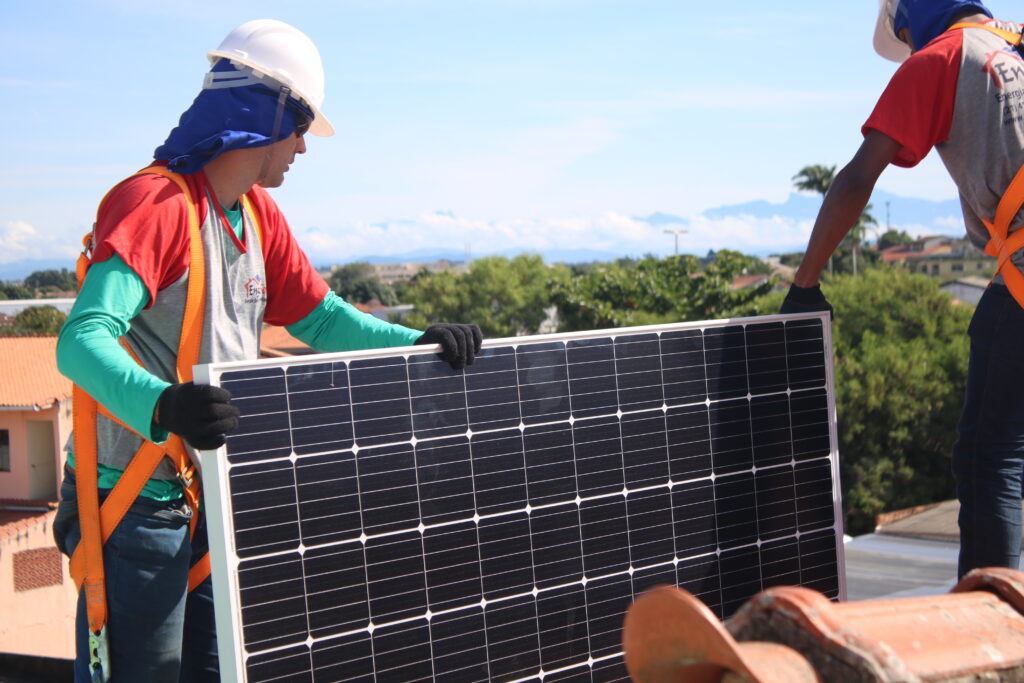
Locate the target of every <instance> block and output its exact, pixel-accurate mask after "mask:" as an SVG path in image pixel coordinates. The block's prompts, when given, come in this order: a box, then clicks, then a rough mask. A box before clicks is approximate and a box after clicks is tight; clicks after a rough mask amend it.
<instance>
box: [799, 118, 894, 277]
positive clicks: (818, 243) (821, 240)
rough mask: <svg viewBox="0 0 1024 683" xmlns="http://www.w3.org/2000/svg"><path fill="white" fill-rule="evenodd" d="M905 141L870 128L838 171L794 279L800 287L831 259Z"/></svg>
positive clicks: (819, 273) (819, 271)
mask: <svg viewBox="0 0 1024 683" xmlns="http://www.w3.org/2000/svg"><path fill="white" fill-rule="evenodd" d="M900 148H901V145H900V143H898V142H896V141H895V140H893V139H892V138H890V137H889V136H888V135H885V134H884V133H879V132H878V131H876V130H870V131H868V134H867V136H866V137H865V138H864V142H863V143H861V146H860V148H859V149H858V150H857V153H856V154H855V155H854V156H853V159H851V160H850V163H848V164H847V165H846V166H845V167H844V168H843V170H841V171H840V172H839V174H838V175H836V177H835V180H833V181H832V186H831V187H830V188H829V191H828V194H827V195H825V201H824V202H823V203H822V205H821V210H820V211H819V212H818V217H817V219H816V220H815V221H814V230H813V231H812V232H811V239H810V241H809V242H808V244H807V252H806V253H805V254H804V259H803V261H802V262H801V263H800V268H799V269H798V270H797V271H796V276H795V277H794V278H793V283H794V284H795V285H796V286H797V287H813V286H814V285H816V284H818V277H819V276H820V275H821V271H822V269H823V268H824V267H825V264H826V263H828V258H829V256H831V255H832V252H833V251H835V249H836V247H837V246H839V243H840V242H842V241H843V238H844V237H846V233H848V232H849V231H850V228H852V227H853V226H854V225H856V223H857V220H858V219H859V218H860V215H861V213H862V212H863V211H864V207H865V206H867V203H868V200H869V199H870V198H871V191H872V190H874V189H875V183H876V182H877V181H878V176H880V175H881V174H882V171H884V170H885V168H886V166H888V165H889V163H890V162H891V161H892V160H893V159H894V158H895V157H896V154H897V153H898V152H899V151H900Z"/></svg>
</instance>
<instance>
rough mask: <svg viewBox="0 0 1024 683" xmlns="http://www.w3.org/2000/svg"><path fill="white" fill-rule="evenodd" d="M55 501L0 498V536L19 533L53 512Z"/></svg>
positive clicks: (5, 536) (55, 506)
mask: <svg viewBox="0 0 1024 683" xmlns="http://www.w3.org/2000/svg"><path fill="white" fill-rule="evenodd" d="M56 508H57V502H56V501H47V500H11V499H3V500H0V538H7V537H8V536H13V535H15V534H17V533H20V532H21V531H22V530H24V529H27V528H29V527H31V526H33V525H35V524H39V523H40V522H42V521H43V519H44V518H46V517H47V516H49V515H50V514H52V513H53V511H54V510H55V509H56Z"/></svg>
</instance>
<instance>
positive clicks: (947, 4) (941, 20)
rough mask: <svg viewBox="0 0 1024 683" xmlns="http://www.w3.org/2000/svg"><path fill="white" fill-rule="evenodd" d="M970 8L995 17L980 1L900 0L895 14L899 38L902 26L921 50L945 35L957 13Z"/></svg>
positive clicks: (894, 26)
mask: <svg viewBox="0 0 1024 683" xmlns="http://www.w3.org/2000/svg"><path fill="white" fill-rule="evenodd" d="M970 11H974V12H980V13H981V14H984V15H986V16H987V17H988V18H989V19H991V18H992V13H991V12H990V11H989V10H988V8H987V7H985V5H983V4H981V3H980V2H977V0H900V3H899V5H898V6H897V7H896V16H895V17H893V32H894V33H895V34H896V37H897V38H898V37H899V35H900V31H901V30H902V29H905V28H906V29H910V39H911V40H912V41H914V49H915V50H920V49H921V48H923V47H924V46H925V45H927V44H928V43H930V42H932V41H933V40H935V39H936V38H938V37H939V36H940V35H942V34H943V33H944V32H945V31H946V29H947V28H949V27H950V25H951V24H952V23H953V18H954V17H955V16H956V15H958V14H963V13H964V12H970Z"/></svg>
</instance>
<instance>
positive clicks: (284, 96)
mask: <svg viewBox="0 0 1024 683" xmlns="http://www.w3.org/2000/svg"><path fill="white" fill-rule="evenodd" d="M291 92H292V91H291V89H290V88H288V87H287V86H284V85H282V86H281V92H280V93H279V94H278V96H277V111H275V112H274V127H273V129H271V132H270V144H271V145H273V144H274V143H276V142H278V139H277V136H278V134H280V132H281V119H282V117H283V116H284V105H285V104H286V103H287V102H288V96H289V95H290V94H291ZM269 164H270V148H269V147H268V148H267V153H266V154H264V155H263V163H262V164H261V165H260V174H259V177H260V178H263V176H264V175H266V173H267V170H268V165H269Z"/></svg>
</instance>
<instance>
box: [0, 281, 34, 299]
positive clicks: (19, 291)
mask: <svg viewBox="0 0 1024 683" xmlns="http://www.w3.org/2000/svg"><path fill="white" fill-rule="evenodd" d="M34 296H35V292H33V291H32V290H31V289H29V288H28V287H23V286H22V285H16V284H14V283H13V282H0V299H31V298H33V297H34Z"/></svg>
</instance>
